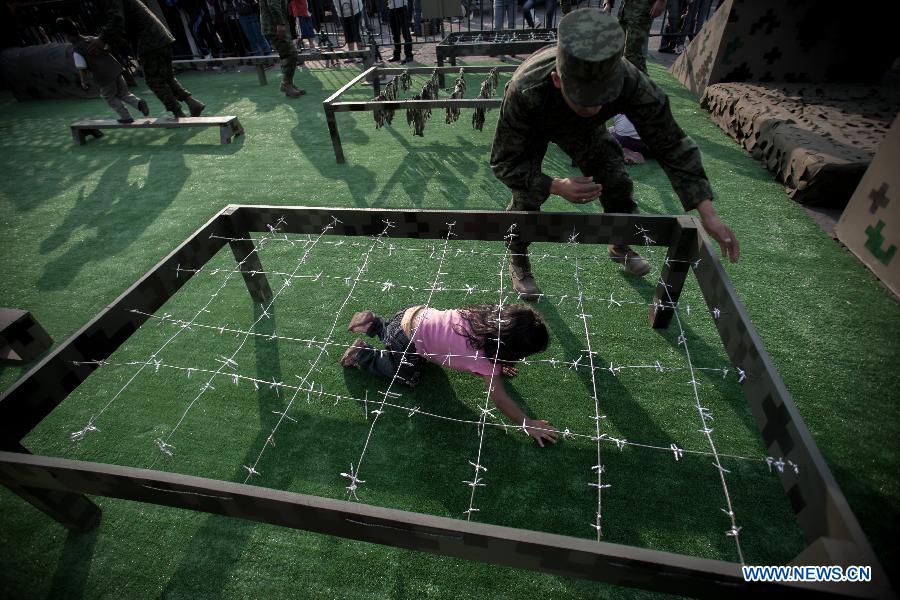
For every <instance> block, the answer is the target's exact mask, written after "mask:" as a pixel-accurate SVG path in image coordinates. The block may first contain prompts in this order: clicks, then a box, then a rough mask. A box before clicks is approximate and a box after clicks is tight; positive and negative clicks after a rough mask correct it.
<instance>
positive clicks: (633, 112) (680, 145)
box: [624, 65, 741, 262]
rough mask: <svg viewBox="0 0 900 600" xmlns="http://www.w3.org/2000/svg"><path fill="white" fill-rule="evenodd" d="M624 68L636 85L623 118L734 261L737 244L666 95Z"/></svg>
mask: <svg viewBox="0 0 900 600" xmlns="http://www.w3.org/2000/svg"><path fill="white" fill-rule="evenodd" d="M626 68H628V69H629V70H631V71H632V72H633V73H634V76H635V77H637V85H636V86H635V88H634V90H633V91H632V93H630V94H629V95H628V97H627V98H625V99H624V101H625V104H624V112H625V115H626V116H627V117H628V118H629V119H630V120H631V122H632V123H633V124H634V128H635V129H637V132H638V134H639V135H640V136H641V139H642V140H643V141H644V143H645V144H647V147H648V148H650V150H651V151H652V152H653V154H654V156H655V157H656V159H657V161H658V162H659V164H660V166H661V167H662V168H663V170H664V171H665V173H666V175H667V176H668V178H669V181H670V182H671V183H672V188H673V189H674V190H675V193H676V194H678V198H679V200H681V204H682V206H684V210H685V211H688V210H692V209H696V210H697V212H698V214H699V215H700V220H701V222H702V223H703V227H704V229H706V231H707V232H708V233H709V234H710V235H711V236H712V237H713V238H714V239H715V240H716V242H718V244H719V247H720V248H721V250H722V256H727V257H728V258H729V259H730V260H731V262H737V260H738V259H739V258H740V255H741V251H740V244H739V242H738V239H737V236H735V234H734V232H733V231H731V229H730V228H729V227H728V226H727V225H726V224H725V223H724V222H723V221H722V219H720V218H719V215H718V214H717V213H716V209H715V207H714V206H713V203H712V198H713V193H712V186H710V184H709V179H707V177H706V172H705V171H704V170H703V161H702V160H701V158H700V149H699V148H697V144H695V143H694V140H692V139H691V138H690V137H689V136H688V135H687V134H686V133H685V132H684V130H682V129H681V127H679V126H678V123H676V122H675V118H674V117H673V116H672V110H671V108H670V107H669V97H668V96H667V95H666V93H665V92H663V91H662V90H661V89H660V88H659V86H657V85H656V83H654V82H653V81H652V80H651V79H650V78H649V77H647V76H646V75H644V74H643V73H641V72H639V71H638V70H637V69H635V68H634V67H632V66H631V65H627V66H626Z"/></svg>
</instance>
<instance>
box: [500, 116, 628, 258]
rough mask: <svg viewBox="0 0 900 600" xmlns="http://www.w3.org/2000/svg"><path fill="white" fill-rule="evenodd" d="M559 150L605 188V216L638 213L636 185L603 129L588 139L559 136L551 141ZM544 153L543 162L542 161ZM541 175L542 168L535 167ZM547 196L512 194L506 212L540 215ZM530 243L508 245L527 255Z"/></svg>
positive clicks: (619, 149)
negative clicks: (537, 212)
mask: <svg viewBox="0 0 900 600" xmlns="http://www.w3.org/2000/svg"><path fill="white" fill-rule="evenodd" d="M550 141H552V142H553V143H555V144H556V145H557V146H559V148H560V149H561V150H562V151H563V152H565V153H566V154H568V155H569V157H570V158H571V159H572V162H573V163H574V164H575V166H576V167H578V168H579V169H580V170H581V172H582V173H583V174H584V175H586V176H588V177H593V178H594V181H595V182H596V183H599V184H601V185H602V186H603V191H602V192H601V193H600V204H601V206H603V212H607V213H633V212H636V211H637V204H635V202H634V197H633V195H632V191H633V189H634V184H633V183H632V181H631V177H629V176H628V173H627V172H626V171H625V158H624V156H623V154H622V147H621V146H619V144H618V142H616V140H614V139H613V137H612V136H611V135H610V134H609V132H608V131H607V130H606V129H605V128H604V127H598V128H597V129H594V130H593V131H591V132H590V133H588V134H587V135H585V134H584V133H580V134H578V135H577V136H560V137H559V138H556V139H551V140H550ZM543 154H544V153H541V160H543ZM534 166H535V168H536V169H537V170H538V171H539V170H540V168H541V165H540V164H537V165H534ZM547 198H548V196H545V195H543V194H535V193H534V192H531V191H525V190H513V197H512V202H510V203H509V206H507V207H506V210H524V211H539V210H541V205H542V204H543V203H544V202H545V201H546V200H547ZM530 244H531V242H530V241H529V240H523V239H521V238H515V239H513V240H511V241H510V242H509V243H508V247H509V251H510V252H511V253H513V254H527V253H528V246H529V245H530Z"/></svg>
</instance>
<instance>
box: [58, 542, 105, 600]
mask: <svg viewBox="0 0 900 600" xmlns="http://www.w3.org/2000/svg"><path fill="white" fill-rule="evenodd" d="M99 530H100V528H99V526H98V527H95V528H94V529H91V530H90V531H87V532H85V533H75V532H72V531H70V532H69V534H68V535H67V536H66V541H65V545H64V546H63V549H62V553H61V556H60V557H59V562H58V563H57V565H56V572H55V573H54V574H53V580H52V581H51V582H50V590H49V591H48V592H47V597H48V598H82V597H84V596H85V589H84V588H85V584H86V583H87V579H88V575H89V574H90V570H91V561H92V560H93V559H94V547H95V546H96V545H97V534H98V531H99ZM87 595H88V596H90V593H88V594H87Z"/></svg>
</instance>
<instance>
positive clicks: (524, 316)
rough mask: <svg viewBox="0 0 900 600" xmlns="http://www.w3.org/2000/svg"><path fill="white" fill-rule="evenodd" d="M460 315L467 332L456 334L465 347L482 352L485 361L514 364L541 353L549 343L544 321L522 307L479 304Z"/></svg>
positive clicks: (524, 306)
mask: <svg viewBox="0 0 900 600" xmlns="http://www.w3.org/2000/svg"><path fill="white" fill-rule="evenodd" d="M460 313H461V314H462V317H463V319H465V321H466V323H467V324H468V325H469V330H468V331H465V328H463V330H462V331H457V333H459V334H460V335H463V336H465V337H466V338H468V340H469V345H470V346H472V348H474V349H476V350H482V351H483V353H484V356H486V357H488V358H494V357H496V358H497V360H500V361H509V362H515V361H517V360H522V359H523V358H525V357H526V356H531V355H532V354H537V353H538V352H543V351H544V350H546V349H547V344H548V343H549V341H550V335H549V334H548V333H547V326H546V325H544V319H542V318H541V315H540V314H538V313H537V311H535V310H534V309H533V308H531V307H530V306H526V305H525V304H507V305H505V306H503V307H502V308H499V310H498V306H497V305H496V304H479V305H478V306H470V307H468V308H463V309H461V310H460ZM498 317H499V319H500V320H499V323H498V321H497V318H498ZM498 331H499V332H500V336H499V337H500V344H499V345H498V344H497V337H498V336H497V332H498Z"/></svg>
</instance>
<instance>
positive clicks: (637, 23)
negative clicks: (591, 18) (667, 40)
mask: <svg viewBox="0 0 900 600" xmlns="http://www.w3.org/2000/svg"><path fill="white" fill-rule="evenodd" d="M615 3H616V0H606V1H605V2H604V3H603V11H604V12H612V9H613V8H614V6H615ZM665 7H666V0H622V6H620V7H619V25H621V26H622V30H623V31H624V32H625V58H626V59H628V62H630V63H631V64H633V65H634V66H636V67H637V68H638V69H639V70H640V71H641V72H642V73H646V72H647V59H646V57H645V56H644V52H645V50H646V49H647V40H648V39H649V37H650V26H651V25H652V24H653V19H655V18H656V17H658V16H659V15H661V14H662V12H663V9H665Z"/></svg>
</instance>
